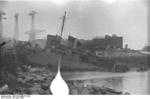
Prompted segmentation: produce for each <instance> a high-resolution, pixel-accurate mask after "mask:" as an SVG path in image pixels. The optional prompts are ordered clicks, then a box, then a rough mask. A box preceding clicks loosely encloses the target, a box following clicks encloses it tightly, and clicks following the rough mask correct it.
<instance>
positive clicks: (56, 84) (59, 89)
mask: <svg viewBox="0 0 150 99" xmlns="http://www.w3.org/2000/svg"><path fill="white" fill-rule="evenodd" d="M50 89H51V92H52V94H53V95H68V94H69V88H68V85H67V84H66V82H65V81H64V80H63V78H62V76H61V74H60V62H59V66H58V72H57V75H56V77H55V78H54V80H53V81H52V83H51V86H50Z"/></svg>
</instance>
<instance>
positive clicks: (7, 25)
mask: <svg viewBox="0 0 150 99" xmlns="http://www.w3.org/2000/svg"><path fill="white" fill-rule="evenodd" d="M52 1H53V0H52ZM52 1H44V2H41V1H34V2H33V1H20V2H19V1H13V2H10V1H9V2H8V1H5V2H4V1H3V2H2V1H0V9H3V11H5V12H6V13H7V15H6V17H7V20H5V21H4V36H5V37H12V36H13V34H14V13H16V12H18V13H19V14H20V16H19V25H20V26H19V28H20V39H22V40H27V39H28V36H27V35H25V34H24V32H25V31H27V30H29V29H30V17H29V16H28V13H29V12H30V11H31V10H35V11H37V12H39V14H38V15H36V28H37V29H45V30H46V33H44V34H39V35H38V36H37V37H38V38H46V35H47V34H59V33H60V27H61V19H60V18H59V17H61V16H63V14H64V11H67V21H66V24H65V29H64V34H63V37H64V38H67V36H68V35H69V33H70V34H71V35H73V36H75V37H77V38H81V39H82V38H84V39H91V38H93V37H96V36H104V35H105V34H110V35H111V34H117V35H119V36H123V37H124V44H126V43H128V44H129V47H131V48H134V49H141V48H142V47H143V46H144V45H145V44H146V43H147V8H146V3H145V0H135V1H133V0H131V1H133V2H125V0H111V1H116V2H106V1H108V0H106V1H104V0H68V2H67V1H66V2H65V3H63V4H62V3H59V2H54V1H53V2H52ZM109 1H110V0H109ZM127 1H130V0H127Z"/></svg>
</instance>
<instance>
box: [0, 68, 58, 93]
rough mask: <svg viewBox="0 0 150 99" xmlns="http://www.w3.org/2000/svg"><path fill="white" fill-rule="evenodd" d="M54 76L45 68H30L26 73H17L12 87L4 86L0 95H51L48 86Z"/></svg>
mask: <svg viewBox="0 0 150 99" xmlns="http://www.w3.org/2000/svg"><path fill="white" fill-rule="evenodd" d="M54 74H55V73H52V72H51V71H49V70H47V69H46V68H37V67H36V68H30V69H28V70H27V71H26V72H18V76H17V77H16V78H15V83H14V87H13V85H11V84H7V83H6V84H5V85H4V86H3V87H1V89H0V94H32V95H34V94H35V95H36V94H37V95H38V94H51V91H50V90H49V86H50V84H51V81H52V80H53V78H54Z"/></svg>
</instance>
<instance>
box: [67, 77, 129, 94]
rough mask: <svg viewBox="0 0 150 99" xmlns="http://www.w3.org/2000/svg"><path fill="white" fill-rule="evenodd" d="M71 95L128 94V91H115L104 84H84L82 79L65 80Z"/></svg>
mask: <svg viewBox="0 0 150 99" xmlns="http://www.w3.org/2000/svg"><path fill="white" fill-rule="evenodd" d="M67 83H68V86H69V88H70V94H72V95H129V94H130V93H128V92H122V91H116V90H115V89H112V88H108V87H105V86H101V87H99V86H96V85H86V84H84V81H81V80H77V81H67Z"/></svg>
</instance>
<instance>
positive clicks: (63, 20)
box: [60, 11, 66, 38]
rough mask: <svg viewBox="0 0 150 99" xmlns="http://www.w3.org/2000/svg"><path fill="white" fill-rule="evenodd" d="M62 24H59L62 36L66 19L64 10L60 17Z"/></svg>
mask: <svg viewBox="0 0 150 99" xmlns="http://www.w3.org/2000/svg"><path fill="white" fill-rule="evenodd" d="M62 18H63V19H62V26H61V32H60V37H61V38H62V34H63V30H64V25H65V21H66V11H65V14H64V16H63V17H62Z"/></svg>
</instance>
